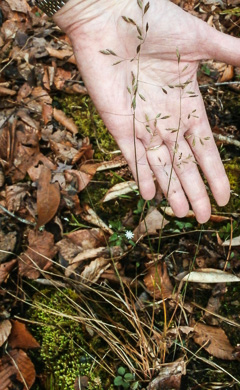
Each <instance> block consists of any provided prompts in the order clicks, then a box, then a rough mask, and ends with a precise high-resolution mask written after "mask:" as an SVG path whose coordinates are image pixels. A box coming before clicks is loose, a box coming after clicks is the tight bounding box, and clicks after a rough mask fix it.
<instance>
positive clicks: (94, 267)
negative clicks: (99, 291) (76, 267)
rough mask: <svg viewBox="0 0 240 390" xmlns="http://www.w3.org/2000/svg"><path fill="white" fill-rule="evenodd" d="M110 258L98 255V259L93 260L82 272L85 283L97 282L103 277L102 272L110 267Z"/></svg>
mask: <svg viewBox="0 0 240 390" xmlns="http://www.w3.org/2000/svg"><path fill="white" fill-rule="evenodd" d="M109 265H110V260H109V259H105V258H104V257H98V258H97V259H95V260H93V261H91V263H90V264H89V265H87V266H86V267H85V268H84V270H83V272H82V273H81V275H80V276H81V278H82V279H83V283H84V284H88V285H89V284H92V283H96V282H97V281H98V279H99V278H100V277H101V274H102V273H103V272H104V271H105V270H106V269H107V268H108V267H109Z"/></svg>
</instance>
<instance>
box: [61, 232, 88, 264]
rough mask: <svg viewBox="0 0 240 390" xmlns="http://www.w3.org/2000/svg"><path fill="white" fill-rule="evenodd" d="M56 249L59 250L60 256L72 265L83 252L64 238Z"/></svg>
mask: <svg viewBox="0 0 240 390" xmlns="http://www.w3.org/2000/svg"><path fill="white" fill-rule="evenodd" d="M56 247H57V248H58V249H59V254H60V255H61V257H62V258H63V259H64V260H65V261H68V262H70V263H71V262H72V260H73V259H74V257H76V256H77V254H78V253H80V252H82V248H81V247H80V246H78V245H76V244H74V243H73V242H72V241H71V240H69V239H68V238H64V239H63V240H61V241H58V242H57V244H56Z"/></svg>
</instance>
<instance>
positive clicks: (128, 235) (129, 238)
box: [125, 230, 134, 240]
mask: <svg viewBox="0 0 240 390" xmlns="http://www.w3.org/2000/svg"><path fill="white" fill-rule="evenodd" d="M125 236H126V238H127V239H128V240H131V239H132V238H133V237H134V234H133V232H131V230H127V231H126V233H125Z"/></svg>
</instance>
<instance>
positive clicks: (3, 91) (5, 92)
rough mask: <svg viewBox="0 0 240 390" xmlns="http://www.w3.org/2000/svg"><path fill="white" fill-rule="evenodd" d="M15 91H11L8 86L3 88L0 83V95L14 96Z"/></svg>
mask: <svg viewBox="0 0 240 390" xmlns="http://www.w3.org/2000/svg"><path fill="white" fill-rule="evenodd" d="M16 93H17V92H16V91H13V90H12V89H9V88H4V87H1V85H0V96H14V95H16Z"/></svg>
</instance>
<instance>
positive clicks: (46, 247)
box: [18, 230, 57, 279]
mask: <svg viewBox="0 0 240 390" xmlns="http://www.w3.org/2000/svg"><path fill="white" fill-rule="evenodd" d="M28 242H29V248H28V249H27V250H26V251H25V252H24V253H23V254H22V255H21V256H20V257H19V258H18V262H19V273H20V275H23V276H27V277H28V278H30V279H37V278H38V277H39V276H40V274H41V273H40V270H47V269H48V268H49V267H50V266H51V264H52V262H51V259H52V258H53V257H54V256H55V254H56V253H57V248H56V247H55V246H54V237H53V235H52V234H51V233H49V232H47V231H43V232H39V231H33V230H30V232H29V234H28Z"/></svg>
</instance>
